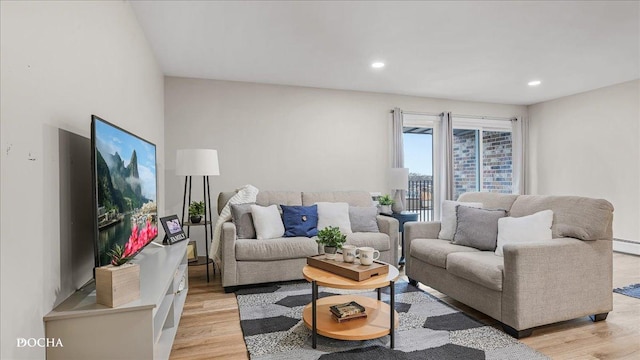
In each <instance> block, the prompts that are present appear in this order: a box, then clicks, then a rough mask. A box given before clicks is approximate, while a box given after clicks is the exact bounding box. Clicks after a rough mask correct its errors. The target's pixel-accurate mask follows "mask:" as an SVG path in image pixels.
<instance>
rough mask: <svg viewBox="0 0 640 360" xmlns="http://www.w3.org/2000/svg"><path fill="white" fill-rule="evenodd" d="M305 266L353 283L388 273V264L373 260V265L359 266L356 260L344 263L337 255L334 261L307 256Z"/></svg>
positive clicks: (321, 257) (322, 256)
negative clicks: (344, 278)
mask: <svg viewBox="0 0 640 360" xmlns="http://www.w3.org/2000/svg"><path fill="white" fill-rule="evenodd" d="M307 264H308V265H310V266H313V267H316V268H318V269H322V270H326V271H328V272H331V273H334V274H336V275H340V276H344V277H346V278H347V279H351V280H355V281H363V280H367V279H370V278H372V277H374V276H377V275H383V274H388V273H389V264H386V263H383V262H382V261H378V260H374V261H373V264H371V265H369V266H366V265H361V264H360V261H359V260H358V259H356V261H355V262H353V263H346V262H344V261H342V256H340V255H339V254H338V256H336V259H335V260H329V259H327V258H326V257H325V256H324V254H322V255H315V256H309V257H307Z"/></svg>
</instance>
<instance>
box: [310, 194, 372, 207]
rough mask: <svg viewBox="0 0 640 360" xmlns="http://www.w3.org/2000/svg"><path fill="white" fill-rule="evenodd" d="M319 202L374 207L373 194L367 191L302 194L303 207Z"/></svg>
mask: <svg viewBox="0 0 640 360" xmlns="http://www.w3.org/2000/svg"><path fill="white" fill-rule="evenodd" d="M318 202H346V203H347V204H349V205H351V206H373V200H371V194H370V193H368V192H366V191H322V192H303V193H302V205H305V206H309V205H313V204H315V203H318Z"/></svg>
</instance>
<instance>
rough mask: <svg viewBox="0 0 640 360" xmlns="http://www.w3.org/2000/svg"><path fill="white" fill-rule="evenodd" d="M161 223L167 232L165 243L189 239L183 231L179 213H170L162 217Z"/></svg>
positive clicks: (171, 243) (170, 243)
mask: <svg viewBox="0 0 640 360" xmlns="http://www.w3.org/2000/svg"><path fill="white" fill-rule="evenodd" d="M160 223H162V227H163V228H164V232H165V234H166V235H165V236H164V241H163V242H164V243H165V244H169V245H173V244H175V243H177V242H179V241H182V240H186V239H187V235H185V233H184V231H182V225H180V220H179V219H178V215H169V216H165V217H163V218H160Z"/></svg>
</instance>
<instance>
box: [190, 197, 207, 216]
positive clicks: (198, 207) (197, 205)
mask: <svg viewBox="0 0 640 360" xmlns="http://www.w3.org/2000/svg"><path fill="white" fill-rule="evenodd" d="M202 215H204V201H192V202H191V204H189V216H202Z"/></svg>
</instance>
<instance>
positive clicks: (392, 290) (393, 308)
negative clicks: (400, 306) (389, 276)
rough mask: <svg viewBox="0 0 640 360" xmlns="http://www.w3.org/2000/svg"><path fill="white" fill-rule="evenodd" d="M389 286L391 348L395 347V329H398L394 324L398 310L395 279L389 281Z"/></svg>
mask: <svg viewBox="0 0 640 360" xmlns="http://www.w3.org/2000/svg"><path fill="white" fill-rule="evenodd" d="M389 287H390V291H389V296H390V299H389V306H391V311H390V312H389V313H390V314H391V315H390V317H391V319H390V320H391V323H390V329H389V335H390V336H391V344H390V346H389V347H390V348H391V349H393V348H394V347H395V330H396V327H395V326H394V325H395V322H394V320H395V319H394V317H395V316H394V315H395V312H396V300H395V299H396V286H395V282H394V281H393V280H392V281H389Z"/></svg>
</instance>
